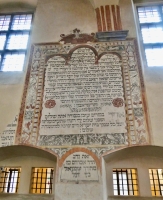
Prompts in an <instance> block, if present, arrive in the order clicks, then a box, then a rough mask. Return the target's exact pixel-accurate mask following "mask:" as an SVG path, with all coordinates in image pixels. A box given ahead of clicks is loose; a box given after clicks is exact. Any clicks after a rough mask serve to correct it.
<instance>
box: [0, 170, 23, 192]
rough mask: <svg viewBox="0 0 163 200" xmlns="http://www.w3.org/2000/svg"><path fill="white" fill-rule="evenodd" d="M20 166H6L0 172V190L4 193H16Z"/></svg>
mask: <svg viewBox="0 0 163 200" xmlns="http://www.w3.org/2000/svg"><path fill="white" fill-rule="evenodd" d="M20 171H21V169H20V168H8V167H5V168H3V170H1V172H0V192H4V193H17V191H18V185H19V179H20Z"/></svg>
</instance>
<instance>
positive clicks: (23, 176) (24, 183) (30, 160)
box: [0, 156, 56, 194]
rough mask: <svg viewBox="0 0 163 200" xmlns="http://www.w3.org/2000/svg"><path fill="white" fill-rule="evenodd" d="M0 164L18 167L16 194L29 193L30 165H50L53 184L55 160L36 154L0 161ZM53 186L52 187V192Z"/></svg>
mask: <svg viewBox="0 0 163 200" xmlns="http://www.w3.org/2000/svg"><path fill="white" fill-rule="evenodd" d="M0 166H6V167H20V168H21V173H20V183H19V187H18V194H29V191H30V181H31V172H32V167H52V168H54V180H53V184H54V186H55V172H56V162H53V161H51V160H48V159H45V158H40V157H36V156H33V157H32V156H20V157H15V158H11V159H7V160H3V161H0ZM54 190H55V187H53V194H54Z"/></svg>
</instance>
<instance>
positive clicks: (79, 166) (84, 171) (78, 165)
mask: <svg viewBox="0 0 163 200" xmlns="http://www.w3.org/2000/svg"><path fill="white" fill-rule="evenodd" d="M60 179H61V181H76V182H78V181H98V180H99V178H98V170H97V165H96V162H95V160H94V159H93V158H92V157H91V156H90V155H89V154H87V153H84V152H77V153H73V154H71V155H69V156H68V157H67V158H66V159H65V161H64V163H63V165H62V168H61V176H60Z"/></svg>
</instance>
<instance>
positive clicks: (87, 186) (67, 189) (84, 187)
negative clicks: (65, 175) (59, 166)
mask: <svg viewBox="0 0 163 200" xmlns="http://www.w3.org/2000/svg"><path fill="white" fill-rule="evenodd" d="M63 199H64V200H99V199H102V185H101V184H100V183H93V182H90V183H89V182H87V183H80V182H79V184H76V183H75V182H74V183H70V182H68V183H56V186H55V200H63Z"/></svg>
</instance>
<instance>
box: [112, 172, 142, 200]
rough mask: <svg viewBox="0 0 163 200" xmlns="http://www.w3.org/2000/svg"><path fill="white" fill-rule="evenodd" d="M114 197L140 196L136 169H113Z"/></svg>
mask: <svg viewBox="0 0 163 200" xmlns="http://www.w3.org/2000/svg"><path fill="white" fill-rule="evenodd" d="M113 189H114V195H134V196H137V195H138V181H137V172H136V169H113Z"/></svg>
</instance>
